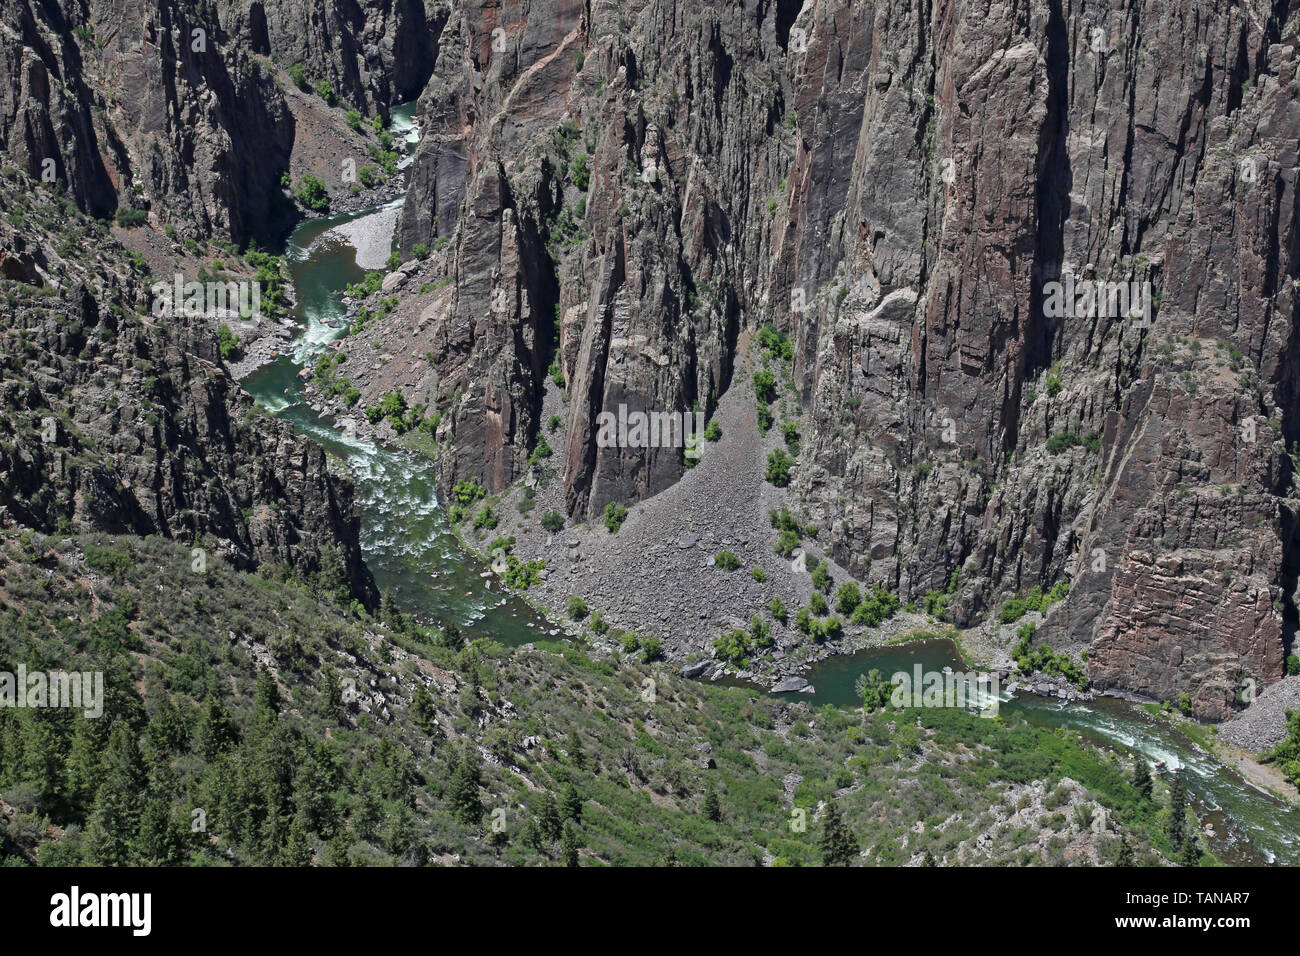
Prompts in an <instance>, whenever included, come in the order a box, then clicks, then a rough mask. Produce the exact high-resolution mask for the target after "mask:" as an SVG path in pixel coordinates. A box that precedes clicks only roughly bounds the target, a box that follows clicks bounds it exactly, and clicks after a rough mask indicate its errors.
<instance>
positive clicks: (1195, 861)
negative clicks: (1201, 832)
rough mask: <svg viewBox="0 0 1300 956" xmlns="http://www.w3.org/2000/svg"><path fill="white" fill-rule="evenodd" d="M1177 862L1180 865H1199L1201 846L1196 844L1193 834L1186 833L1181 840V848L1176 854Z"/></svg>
mask: <svg viewBox="0 0 1300 956" xmlns="http://www.w3.org/2000/svg"><path fill="white" fill-rule="evenodd" d="M1178 862H1179V864H1180V865H1182V866H1200V865H1201V848H1200V847H1198V846H1197V845H1196V836H1195V834H1188V835H1187V837H1186V839H1184V840H1183V849H1182V852H1181V853H1179V854H1178Z"/></svg>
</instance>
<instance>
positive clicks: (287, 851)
mask: <svg viewBox="0 0 1300 956" xmlns="http://www.w3.org/2000/svg"><path fill="white" fill-rule="evenodd" d="M311 861H312V853H311V844H310V843H308V842H307V830H306V828H305V827H304V826H303V825H302V823H301V822H300V821H298V820H295V821H294V822H293V825H292V826H291V827H289V839H287V840H286V841H285V843H284V846H283V847H281V848H280V854H279V856H277V857H276V860H275V865H276V866H295V867H302V866H311Z"/></svg>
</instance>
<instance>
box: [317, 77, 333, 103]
mask: <svg viewBox="0 0 1300 956" xmlns="http://www.w3.org/2000/svg"><path fill="white" fill-rule="evenodd" d="M316 95H317V96H319V97H320V98H321V99H323V100H324V101H325V102H326V103H328V104H330V106H333V105H334V87H333V85H332V84H331V83H330V81H329V80H321V81H320V82H319V83H317V84H316Z"/></svg>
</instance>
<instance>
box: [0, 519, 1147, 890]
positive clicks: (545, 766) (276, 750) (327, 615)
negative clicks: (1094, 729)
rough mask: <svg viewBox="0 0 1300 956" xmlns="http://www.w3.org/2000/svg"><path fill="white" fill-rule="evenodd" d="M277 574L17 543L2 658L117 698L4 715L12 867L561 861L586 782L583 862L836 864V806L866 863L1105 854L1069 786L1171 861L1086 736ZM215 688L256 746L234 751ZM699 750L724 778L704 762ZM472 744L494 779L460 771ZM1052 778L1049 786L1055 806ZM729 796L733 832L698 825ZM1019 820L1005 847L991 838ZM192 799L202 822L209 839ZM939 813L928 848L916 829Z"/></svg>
mask: <svg viewBox="0 0 1300 956" xmlns="http://www.w3.org/2000/svg"><path fill="white" fill-rule="evenodd" d="M96 548H102V549H106V550H104V551H100V550H95V549H96ZM88 552H89V554H90V555H91V562H92V563H93V564H94V565H95V566H96V567H97V568H98V569H99V570H96V569H95V568H92V567H91V566H89V565H88V564H87V557H86V555H87V553H88ZM112 554H117V555H122V556H125V558H118V559H116V560H115V559H113V558H112V557H111V555H112ZM115 564H116V567H115ZM264 573H266V574H267V576H265V577H264V576H262V575H249V574H243V573H239V572H236V571H233V570H231V569H229V568H227V567H225V566H223V565H222V564H221V563H220V562H211V563H209V565H208V567H207V570H206V571H205V572H202V573H199V572H195V571H194V570H192V564H191V557H190V549H189V548H188V547H186V546H181V545H177V544H176V543H173V542H166V541H163V540H161V539H138V538H110V537H77V538H54V537H50V538H43V537H41V536H39V535H37V536H33V535H31V534H23V535H15V534H13V533H5V534H4V535H3V536H0V634H2V635H3V637H0V667H4V668H7V669H10V670H14V669H16V666H17V664H18V663H19V662H24V663H26V664H27V666H28V668H29V669H31V668H35V667H45V668H47V669H54V668H62V669H73V668H84V667H86V666H94V667H98V668H100V669H103V670H104V671H105V673H106V677H105V680H106V684H107V696H108V698H109V702H108V705H107V710H106V713H105V716H104V717H103V718H102V719H100V720H85V719H83V718H82V717H80V716H74V715H73V714H71V713H69V712H66V711H53V710H41V711H36V710H0V794H2V795H3V800H4V802H5V808H4V809H5V811H6V813H7V814H8V816H7V818H6V819H5V821H4V828H3V829H2V830H0V840H2V841H3V849H0V855H3V856H7V857H8V858H9V862H21V861H29V862H30V861H33V860H37V859H39V860H40V861H41V862H44V863H68V862H78V861H86V862H118V863H124V862H165V863H183V862H190V863H218V862H235V863H281V864H305V863H309V862H313V861H314V862H317V863H338V862H342V861H344V860H350V861H351V862H354V863H368V862H373V863H402V862H416V863H421V862H429V861H432V862H439V861H440V862H453V861H455V860H457V859H458V860H459V861H460V862H468V863H475V864H488V863H493V862H498V861H500V862H509V863H522V864H543V863H554V862H560V861H561V860H562V859H563V851H562V846H561V844H562V841H561V840H559V839H555V838H554V837H555V833H554V831H553V830H552V832H551V833H550V834H547V833H546V832H541V831H542V830H543V829H544V828H540V827H539V826H538V814H539V813H541V814H542V817H543V818H545V811H544V810H543V802H544V799H545V796H544V795H545V794H547V793H549V794H554V795H556V796H557V797H561V796H563V794H564V789H565V785H566V784H571V785H572V786H573V788H574V789H575V790H576V791H577V793H578V794H579V796H580V797H581V799H582V801H583V803H582V811H581V820H580V824H579V825H578V826H576V827H575V828H574V833H575V835H576V837H577V842H578V843H580V844H581V846H582V850H581V859H582V862H583V863H584V864H595V863H611V864H652V863H657V862H672V861H676V862H680V863H686V864H692V863H705V862H709V863H720V864H732V865H751V864H755V863H759V862H763V861H764V860H767V861H768V862H771V861H772V860H773V858H775V859H776V860H778V861H784V862H790V863H795V864H801V863H815V862H818V861H819V859H820V855H819V851H818V848H817V839H818V836H819V834H820V831H821V824H820V822H819V820H818V819H817V813H816V807H817V805H818V802H819V801H820V800H822V799H825V798H828V797H830V796H833V795H836V794H838V801H839V804H840V806H841V807H842V808H843V810H844V812H845V815H846V817H847V819H848V821H849V824H850V827H851V829H852V830H853V832H854V833H855V834H856V835H857V837H858V838H859V840H860V841H861V843H862V846H863V847H864V849H868V848H869V850H870V854H869V857H868V858H867V859H868V860H869V861H871V862H885V863H888V862H908V861H909V860H914V859H919V855H920V854H921V853H923V852H924V851H925V850H927V849H928V850H930V851H931V853H932V854H933V856H934V858H935V859H936V860H938V861H940V862H943V861H945V860H947V861H949V862H956V861H958V860H962V861H966V862H1016V863H1026V862H1037V861H1041V862H1067V861H1080V862H1087V861H1091V860H1093V859H1096V858H1097V857H1098V855H1100V856H1101V857H1102V858H1105V857H1107V856H1108V855H1109V854H1111V853H1113V852H1114V851H1115V850H1116V849H1117V847H1118V837H1117V836H1116V835H1115V834H1116V832H1117V831H1116V830H1112V831H1110V832H1109V833H1107V834H1103V835H1100V836H1097V835H1095V834H1092V833H1090V832H1089V831H1088V830H1087V828H1086V826H1084V825H1082V824H1081V823H1080V822H1079V821H1076V820H1075V819H1074V817H1073V815H1070V816H1068V817H1067V815H1066V814H1065V813H1064V812H1056V813H1055V814H1053V813H1052V812H1051V811H1052V810H1053V809H1054V808H1055V807H1057V806H1060V805H1062V804H1063V803H1065V802H1066V797H1067V795H1068V794H1067V791H1068V790H1069V788H1068V786H1067V787H1055V784H1056V782H1057V781H1058V780H1059V779H1060V778H1061V777H1062V776H1064V775H1067V774H1068V775H1070V776H1071V777H1072V778H1073V779H1075V780H1078V781H1080V782H1081V783H1083V784H1085V785H1087V786H1088V787H1089V788H1090V790H1091V794H1090V795H1086V796H1087V799H1088V800H1089V801H1094V800H1095V801H1097V802H1101V803H1105V804H1107V805H1108V806H1110V807H1112V808H1115V809H1118V810H1119V811H1120V816H1121V817H1122V818H1123V819H1125V820H1127V822H1128V825H1127V827H1126V829H1127V830H1128V831H1129V834H1130V835H1129V839H1130V843H1131V844H1132V845H1133V846H1134V847H1135V848H1136V849H1137V850H1138V853H1139V859H1141V858H1143V857H1144V856H1147V857H1148V858H1150V859H1153V860H1154V857H1151V856H1149V854H1150V844H1149V842H1148V840H1147V837H1146V836H1145V832H1146V831H1147V830H1151V831H1152V832H1154V827H1152V826H1151V824H1152V821H1153V820H1154V809H1153V808H1147V807H1142V806H1141V805H1140V803H1139V802H1138V801H1136V800H1135V798H1134V792H1133V791H1132V789H1131V788H1130V787H1129V786H1128V784H1127V783H1126V782H1124V780H1123V779H1122V775H1121V773H1120V770H1119V768H1117V767H1116V766H1113V765H1108V764H1107V763H1106V762H1105V759H1104V758H1103V757H1101V756H1099V755H1097V754H1096V753H1094V752H1093V751H1090V750H1088V749H1085V748H1084V747H1083V746H1081V745H1080V744H1078V743H1077V742H1075V741H1074V740H1073V739H1072V738H1069V737H1068V736H1065V735H1054V734H1048V733H1045V732H1042V731H1038V730H1034V729H1031V728H1028V727H1027V726H1023V725H1022V726H1019V727H1007V726H1004V725H1003V724H1002V723H1001V722H1000V721H986V720H980V719H979V718H976V717H973V716H968V715H966V714H965V713H949V712H937V711H931V712H927V713H925V714H923V715H920V716H921V717H922V723H923V724H924V725H925V726H924V727H920V728H918V727H917V716H918V715H917V714H915V713H906V714H903V715H897V714H889V713H880V714H875V715H867V716H864V715H863V714H862V713H861V712H860V711H857V712H850V711H837V710H834V709H830V708H824V709H822V710H820V711H816V712H814V711H813V710H812V709H811V708H809V707H808V705H807V704H805V703H791V702H788V701H782V700H776V699H771V698H767V697H753V696H751V695H750V694H749V693H748V692H746V691H743V690H738V689H734V688H722V687H711V686H705V685H701V684H698V683H695V682H691V681H685V680H682V679H680V678H678V677H676V676H674V675H672V674H670V673H667V672H665V671H662V670H660V669H659V668H657V667H655V666H654V665H650V666H648V667H647V666H631V665H628V664H623V663H614V662H608V661H596V660H592V659H591V658H589V657H588V656H587V655H586V654H585V653H584V652H583V651H582V650H581V649H579V648H577V647H574V646H571V645H570V646H567V647H562V646H559V645H555V646H540V647H538V648H536V649H532V650H518V651H514V652H510V651H507V650H506V649H504V648H501V647H500V646H494V645H488V644H485V643H478V644H476V645H474V646H472V647H470V648H468V649H460V650H456V649H451V648H444V647H440V646H437V645H436V644H434V643H431V642H426V639H427V637H428V635H421V634H419V633H417V631H416V630H415V629H413V628H410V627H409V626H408V627H407V628H406V632H405V633H400V632H399V629H398V628H396V627H394V628H390V627H387V626H384V625H381V624H379V623H378V622H376V621H375V620H373V619H369V618H366V619H361V618H357V617H355V616H353V615H352V613H351V612H349V611H347V610H345V609H343V608H342V607H340V606H338V605H336V604H335V602H334V598H333V597H331V596H330V595H329V594H328V593H325V591H324V589H316V588H313V587H312V586H311V584H309V583H301V582H295V581H292V580H275V579H273V576H272V575H270V574H269V573H267V572H264ZM318 592H319V593H318ZM259 666H264V667H265V668H266V673H267V674H270V675H274V682H273V683H274V685H275V689H276V691H277V692H278V694H277V693H274V692H272V691H271V690H270V688H271V684H272V682H271V681H269V680H266V679H265V678H264V679H263V682H262V684H261V686H260V687H259V685H258V673H259ZM647 681H653V685H650V684H648V683H647ZM417 685H418V686H421V687H424V688H426V689H427V693H428V698H427V699H426V700H425V701H424V703H423V705H420V704H413V696H414V695H415V693H416V688H417ZM353 689H355V691H356V693H355V695H354V694H352V693H351V690H353ZM651 690H652V691H653V693H651ZM210 695H211V696H212V697H214V698H217V697H219V698H221V700H222V701H223V703H224V706H225V708H226V709H227V710H228V712H229V714H230V717H231V719H232V720H233V722H234V723H235V724H236V725H238V727H239V728H240V733H239V738H238V740H235V741H231V742H229V743H227V744H226V745H224V746H222V745H221V744H220V741H221V739H222V738H221V734H220V733H218V732H217V731H216V730H214V727H215V728H217V730H219V729H220V723H219V721H214V720H212V719H209V717H208V716H207V714H206V711H207V710H208V706H209V705H208V703H207V702H206V701H207V699H208V698H209V696H210ZM276 696H278V697H279V699H280V702H279V704H278V713H276V710H275V705H274V701H273V698H274V697H276ZM354 698H355V699H354ZM532 735H535V736H537V737H538V738H540V740H539V742H538V743H536V744H535V745H534V746H532V747H530V748H527V749H525V748H524V747H523V745H522V741H523V738H524V737H526V736H532ZM214 741H215V742H214ZM704 743H708V744H709V745H710V753H709V754H708V756H709V757H711V758H712V759H713V760H714V761H715V762H716V764H717V766H716V769H705V768H704V767H703V766H702V761H703V760H704V759H705V756H704V755H703V754H702V753H701V752H700V751H699V750H698V749H697V747H698V745H701V744H704ZM575 750H580V751H581V754H582V755H581V757H579V756H578V755H577V753H575ZM463 752H469V753H471V754H472V758H471V759H470V760H469V761H463V762H464V763H465V764H466V766H469V765H470V764H478V765H480V783H481V786H480V787H477V788H476V787H474V786H473V785H472V783H471V784H470V785H468V786H467V785H466V784H465V781H466V780H467V779H468V780H471V781H472V775H469V774H467V772H466V771H465V770H463V769H462V770H460V771H459V773H458V772H457V769H456V768H457V766H458V765H459V763H460V762H462V761H461V759H460V754H462V753H463ZM1031 781H1044V785H1043V786H1041V787H1039V788H1038V791H1039V792H1040V796H1037V797H1036V796H1034V793H1033V792H1032V791H1033V790H1034V785H1033V784H1031ZM710 786H711V787H713V788H714V789H715V790H716V792H717V794H718V796H719V803H720V806H721V809H722V819H721V821H720V822H713V821H710V820H708V819H707V818H706V817H705V816H704V815H703V814H702V813H701V812H700V808H701V805H702V802H703V799H704V796H705V793H706V792H707V789H708V788H709V787H710ZM1053 787H1055V789H1053ZM467 792H468V793H469V794H470V796H471V799H470V800H468V801H466V799H465V794H466V793H467ZM475 793H477V795H478V797H479V802H480V804H481V810H482V813H481V814H476V813H474V812H473V809H472V804H473V800H472V796H473V795H474V794H475ZM1041 793H1047V797H1046V798H1045V799H1044V798H1042V796H1041ZM1036 801H1041V802H1042V804H1043V805H1042V810H1043V812H1042V813H1041V814H1036V810H1035V807H1036V806H1038V803H1036ZM1076 802H1077V801H1076ZM466 803H468V804H469V805H470V806H471V809H469V810H465V809H464V806H465V804H466ZM561 806H563V801H561ZM457 807H461V810H460V813H459V815H458V814H457V812H456V808H457ZM796 807H802V808H806V809H808V811H809V812H808V825H807V828H806V830H805V831H804V832H796V831H794V830H792V828H791V826H790V821H791V819H792V810H793V809H794V808H796ZM1017 808H1020V810H1021V812H1020V814H1019V816H1018V817H1017V818H1016V820H1014V821H1012V822H1013V823H1015V824H1016V825H1015V826H1011V825H1010V824H1007V826H1006V827H1005V828H1004V829H1002V830H1001V831H999V832H1001V833H1002V835H1003V836H1002V838H1001V839H995V840H992V841H990V842H991V845H990V846H989V847H988V848H983V849H982V848H980V847H978V846H977V845H976V843H975V840H974V838H975V836H976V835H978V834H979V833H982V832H985V831H986V830H989V829H990V827H991V826H992V825H993V824H994V822H995V817H997V816H999V815H1000V816H1002V817H1007V816H1008V815H1010V814H1012V813H1013V812H1014V811H1015V810H1016V809H1017ZM196 809H202V810H203V811H204V814H205V815H206V832H202V833H194V832H192V828H191V826H190V823H191V821H192V820H193V819H194V818H195V814H194V811H195V810H196ZM1065 809H1067V810H1068V809H1070V808H1069V807H1066V808H1065ZM493 810H502V811H504V814H497V818H498V819H500V820H503V821H504V832H502V833H499V834H494V831H493V827H492V820H493V816H492V811H493ZM1026 815H1028V817H1027V816H1026ZM1035 818H1036V821H1035ZM1027 819H1028V822H1026V820H1027ZM918 820H921V821H924V831H925V832H923V833H916V832H908V831H909V830H912V829H913V828H914V827H915V825H916V823H917V821H918ZM1156 839H1157V841H1158V842H1159V841H1160V837H1159V836H1157V837H1156ZM904 840H906V841H907V843H906V847H904V846H903V841H904Z"/></svg>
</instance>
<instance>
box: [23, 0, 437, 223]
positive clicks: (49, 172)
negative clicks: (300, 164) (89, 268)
mask: <svg viewBox="0 0 1300 956" xmlns="http://www.w3.org/2000/svg"><path fill="white" fill-rule="evenodd" d="M445 18H446V11H445V10H440V9H438V8H434V9H433V11H432V12H431V13H429V14H426V12H425V8H424V5H423V3H422V2H420V0H371V2H368V3H339V2H334V0H331V2H325V3H311V4H309V3H304V2H296V0H289V2H255V3H251V4H249V3H244V2H228V0H222V2H218V3H215V4H211V5H205V6H195V5H192V4H188V3H183V2H180V0H158V2H154V0H124V2H120V3H92V4H88V5H85V6H72V7H69V8H67V9H61V8H60V7H59V6H57V5H55V4H48V3H35V2H33V0H14V2H13V3H7V4H5V5H4V7H3V9H0V80H2V81H3V84H2V85H3V86H4V91H3V92H0V149H3V150H4V151H5V152H6V153H7V154H8V155H9V156H11V157H12V158H13V159H14V161H15V162H17V163H18V164H19V166H20V167H22V168H23V169H24V170H25V171H26V172H27V173H28V174H29V175H31V176H33V177H34V178H38V179H39V178H41V177H42V174H45V176H46V177H47V178H46V181H48V182H51V183H60V184H63V185H64V186H65V188H66V189H67V191H68V193H69V195H71V196H72V197H73V198H74V200H75V201H76V202H77V203H78V205H79V206H80V207H81V208H82V209H83V210H84V211H86V212H89V213H91V214H92V215H95V216H101V217H102V216H111V215H112V214H113V212H114V210H115V209H117V208H119V207H122V206H133V207H137V208H141V209H150V208H152V210H153V211H154V214H155V216H156V218H157V221H158V222H159V224H167V225H173V226H175V227H176V228H177V229H178V230H180V231H181V232H182V233H183V234H186V235H190V236H194V237H200V238H201V237H207V236H214V235H215V236H221V237H223V238H226V239H230V240H231V241H234V242H237V243H242V242H243V241H244V240H246V239H248V238H256V239H258V240H259V241H262V242H263V243H266V242H274V241H276V239H277V235H278V232H279V231H280V230H282V229H283V227H284V226H285V225H286V224H287V223H288V222H289V217H290V215H291V213H292V210H291V209H290V208H288V205H289V204H288V203H287V202H286V201H285V199H284V197H283V195H282V193H281V190H280V179H281V176H282V175H283V174H285V172H286V171H287V170H288V169H289V158H290V153H291V151H292V149H293V146H294V141H295V133H296V130H295V123H294V119H293V116H292V114H291V112H290V110H289V108H288V107H287V106H286V103H285V97H284V91H283V90H282V89H281V87H280V85H279V82H278V81H277V78H276V73H277V68H276V64H279V65H280V67H282V68H286V69H287V68H288V67H289V66H291V65H294V64H298V65H300V66H301V67H302V71H303V75H304V76H305V78H306V79H307V81H308V82H309V83H312V84H317V83H320V82H328V83H329V85H330V88H331V89H332V90H333V92H334V96H335V97H336V100H337V101H339V102H346V103H351V104H354V105H356V106H357V107H359V108H361V109H363V110H365V111H366V112H367V113H375V112H383V111H386V110H387V108H388V107H389V106H390V105H391V104H393V103H395V102H400V101H404V100H408V99H413V98H414V97H415V96H416V95H417V94H418V93H419V91H420V90H421V89H423V88H424V85H425V82H426V80H427V79H428V76H429V74H430V72H431V71H432V69H433V65H434V56H435V51H436V44H435V41H436V37H437V35H438V32H439V31H440V29H441V22H442V21H443V20H445Z"/></svg>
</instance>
